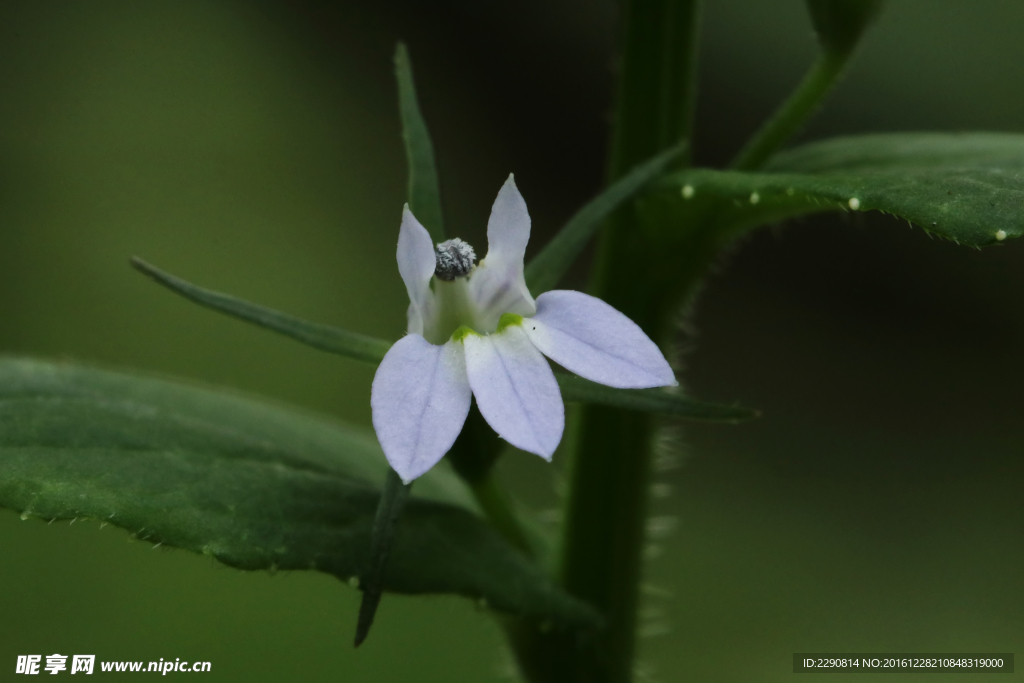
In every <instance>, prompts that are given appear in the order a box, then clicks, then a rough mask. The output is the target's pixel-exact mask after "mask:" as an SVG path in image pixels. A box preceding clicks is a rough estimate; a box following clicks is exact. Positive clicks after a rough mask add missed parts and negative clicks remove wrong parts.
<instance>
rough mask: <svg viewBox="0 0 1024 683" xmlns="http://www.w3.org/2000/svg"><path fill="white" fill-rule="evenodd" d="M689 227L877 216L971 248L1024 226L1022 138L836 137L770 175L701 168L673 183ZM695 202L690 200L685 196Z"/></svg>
mask: <svg viewBox="0 0 1024 683" xmlns="http://www.w3.org/2000/svg"><path fill="white" fill-rule="evenodd" d="M665 187H666V188H670V190H668V191H669V192H671V195H669V194H665V195H663V197H664V198H669V197H670V198H671V201H672V202H673V203H674V204H675V205H676V206H677V208H678V209H679V211H680V212H681V213H682V214H683V220H684V221H687V220H689V221H711V222H712V223H713V224H714V226H715V227H716V228H717V229H720V230H742V229H745V228H749V227H754V226H756V225H761V224H764V223H767V222H771V221H777V220H781V219H784V218H787V217H790V216H796V215H800V214H807V213H814V212H820V211H850V210H860V211H865V210H871V209H876V210H879V211H884V212H886V213H890V214H893V215H895V216H899V217H901V218H905V219H906V220H908V221H911V222H913V223H915V224H917V225H919V226H921V227H922V228H924V229H925V230H926V231H927V232H929V233H933V234H936V235H941V236H943V237H946V238H948V239H951V240H953V241H955V242H959V243H962V244H966V245H970V246H983V245H987V244H992V243H994V242H997V241H1000V240H1001V239H1006V238H1007V237H1019V236H1020V235H1021V233H1022V228H1024V220H1022V218H1021V216H1022V215H1024V135H1013V134H998V133H963V134H952V133H950V134H942V133H908V134H887V135H865V136H857V137H846V138H836V139H832V140H826V141H823V142H818V143H813V144H809V145H805V146H802V147H798V148H796V149H793V150H790V151H787V152H783V153H781V154H778V155H776V156H775V157H774V158H773V159H772V160H771V161H770V162H769V163H768V164H767V165H766V166H765V171H764V172H762V173H742V172H731V171H714V170H710V169H696V170H693V171H686V172H680V173H677V174H673V176H672V177H671V180H670V182H666V183H665ZM687 196H689V199H687V198H686V197H687Z"/></svg>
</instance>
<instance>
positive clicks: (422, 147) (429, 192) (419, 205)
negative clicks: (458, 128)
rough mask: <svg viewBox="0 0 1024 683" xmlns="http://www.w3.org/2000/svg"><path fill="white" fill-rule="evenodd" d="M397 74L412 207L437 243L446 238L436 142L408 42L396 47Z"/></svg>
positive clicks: (399, 108) (410, 204) (399, 110)
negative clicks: (418, 96) (424, 111)
mask: <svg viewBox="0 0 1024 683" xmlns="http://www.w3.org/2000/svg"><path fill="white" fill-rule="evenodd" d="M395 78H396V79H397V80H398V113H399V115H400V117H401V119H402V139H403V140H405V156H406V159H407V161H408V164H409V209H410V210H411V211H412V212H413V214H415V216H416V218H417V219H418V220H419V222H420V223H422V224H423V227H425V228H426V229H427V230H428V231H429V232H430V237H431V238H432V239H433V240H434V242H435V243H438V242H443V241H444V239H445V237H444V221H443V220H442V218H441V187H440V183H439V182H438V177H437V166H436V164H435V163H434V143H433V142H431V140H430V131H429V130H427V124H426V122H425V121H424V120H423V114H422V113H421V112H420V104H419V102H418V101H417V99H416V84H415V83H414V82H413V78H412V63H411V62H410V61H409V51H408V50H407V49H406V47H405V44H404V43H399V44H398V47H397V48H396V49H395Z"/></svg>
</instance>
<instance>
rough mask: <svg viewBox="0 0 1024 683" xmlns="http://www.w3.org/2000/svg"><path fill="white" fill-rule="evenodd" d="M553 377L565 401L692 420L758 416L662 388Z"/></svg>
mask: <svg viewBox="0 0 1024 683" xmlns="http://www.w3.org/2000/svg"><path fill="white" fill-rule="evenodd" d="M555 379H557V380H558V387H559V388H560V389H561V390H562V398H563V399H564V400H566V401H578V402H582V403H597V404H600V405H606V406H612V407H614V408H625V409H626V410H639V411H642V412H647V413H661V414H663V415H674V416H676V417H684V418H689V419H691V420H711V421H721V422H739V421H742V420H749V419H751V418H755V417H757V416H758V412H757V411H756V410H751V409H749V408H741V407H739V406H724V405H718V404H715V403H702V402H700V401H695V400H693V399H691V398H687V397H685V396H681V395H679V394H676V393H672V392H670V391H667V390H665V389H613V388H612V387H606V386H604V385H603V384H597V383H595V382H591V381H589V380H585V379H583V378H582V377H577V376H575V375H567V374H565V373H555Z"/></svg>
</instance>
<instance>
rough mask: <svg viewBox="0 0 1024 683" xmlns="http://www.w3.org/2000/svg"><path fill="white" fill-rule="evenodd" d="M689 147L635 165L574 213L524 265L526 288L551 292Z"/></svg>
mask: <svg viewBox="0 0 1024 683" xmlns="http://www.w3.org/2000/svg"><path fill="white" fill-rule="evenodd" d="M687 147H688V145H686V144H678V145H674V146H673V147H670V148H669V149H667V150H665V151H664V152H661V153H659V154H657V155H655V156H654V158H652V159H649V160H647V161H645V162H644V163H642V164H639V165H637V166H636V167H635V168H633V169H632V170H631V171H630V172H629V173H627V174H626V175H624V176H623V177H622V178H620V179H619V180H618V181H616V182H614V183H612V184H611V185H609V186H608V188H607V189H605V190H604V191H603V192H602V193H601V194H599V195H598V196H597V197H594V199H592V200H590V201H589V202H588V203H587V204H585V205H584V206H583V208H581V209H580V210H579V211H577V212H576V213H575V214H574V215H573V217H572V218H570V219H569V222H568V223H566V224H565V227H563V228H562V229H561V230H559V231H558V234H557V235H555V236H554V238H552V240H551V241H550V242H548V243H547V245H545V247H544V249H543V250H542V251H541V252H540V253H539V254H537V256H536V257H534V259H533V260H532V261H530V263H529V264H528V265H527V266H526V272H525V275H526V285H527V287H529V289H530V293H531V294H533V296H535V297H536V296H540V295H541V294H543V293H544V292H546V291H548V290H549V289H553V288H554V286H555V285H557V284H558V281H559V280H560V279H562V276H563V275H564V274H565V271H566V270H568V269H569V266H571V265H572V263H573V261H575V260H576V257H578V256H579V255H580V252H581V251H583V249H584V247H586V246H587V244H588V243H589V242H590V239H591V238H592V237H593V236H594V233H595V232H597V229H598V228H600V227H601V226H602V225H604V222H605V220H606V219H607V218H608V216H610V215H611V214H612V212H614V211H615V210H616V209H618V208H619V207H620V206H622V204H623V202H625V201H626V200H628V199H631V198H632V197H634V196H635V195H636V193H637V192H639V191H640V190H642V189H643V188H644V187H646V186H647V184H648V183H649V182H651V181H652V180H653V179H655V178H657V177H658V176H659V175H661V173H662V172H663V171H664V170H665V169H666V168H668V166H669V164H671V163H672V162H673V161H676V160H677V159H679V158H680V156H681V155H682V154H683V152H685V151H686V149H687Z"/></svg>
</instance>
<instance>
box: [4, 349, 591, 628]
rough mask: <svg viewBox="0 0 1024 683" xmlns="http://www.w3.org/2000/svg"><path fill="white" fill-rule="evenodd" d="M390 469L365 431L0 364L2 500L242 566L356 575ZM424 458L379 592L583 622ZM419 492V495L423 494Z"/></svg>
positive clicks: (584, 610)
mask: <svg viewBox="0 0 1024 683" xmlns="http://www.w3.org/2000/svg"><path fill="white" fill-rule="evenodd" d="M385 467H386V464H385V460H384V456H383V454H382V453H381V452H380V449H379V447H378V446H377V444H376V440H375V439H374V438H373V435H372V434H370V433H367V432H365V431H364V430H361V429H356V428H353V427H347V426H344V425H342V424H339V423H337V422H335V421H332V420H327V419H323V418H320V417H315V416H312V415H309V414H306V413H302V412H298V411H294V410H288V409H283V408H280V407H277V406H274V405H271V404H267V403H263V402H261V401H256V400H253V399H250V398H243V397H240V396H236V395H232V394H227V393H223V392H220V391H215V390H211V389H206V388H200V387H197V386H193V385H187V384H182V383H177V382H170V381H166V380H157V379H152V378H148V377H140V376H136V375H128V374H121V373H114V372H107V371H102V370H96V369H91V368H85V367H81V366H76V365H71V364H56V363H45V362H40V361H34V360H26V359H0V506H2V507H6V508H9V509H12V510H14V511H15V512H18V513H21V515H22V517H23V518H24V519H30V518H38V519H43V520H54V519H79V520H83V519H93V520H97V521H99V522H101V523H109V524H112V525H115V526H119V527H121V528H124V529H127V530H128V531H129V532H130V533H131V534H132V535H133V536H135V537H136V538H138V539H139V540H143V541H147V542H149V543H152V544H154V545H157V544H163V545H166V546H174V547H178V548H183V549H186V550H191V551H194V552H197V553H203V554H206V555H209V556H212V557H214V558H216V559H217V560H219V561H221V562H223V563H224V564H227V565H230V566H232V567H237V568H239V569H247V570H274V569H282V570H298V569H315V570H318V571H322V572H326V573H329V574H332V575H334V576H337V577H338V578H340V579H342V580H345V581H348V582H350V583H355V579H356V578H362V577H365V576H367V572H368V569H369V566H370V565H369V552H370V535H371V529H372V528H373V523H374V518H375V514H376V510H377V507H378V499H379V497H380V492H379V490H377V489H376V488H375V487H374V486H373V484H372V483H371V482H374V481H380V480H381V477H382V476H383V470H384V468H385ZM453 480H454V478H453V477H452V476H451V475H450V473H449V474H447V476H446V473H445V472H444V471H443V470H442V469H441V468H434V469H433V470H432V471H431V472H430V473H428V474H427V475H425V476H424V477H422V478H421V479H420V480H418V481H417V486H416V492H417V493H416V496H415V497H413V498H412V499H410V500H409V502H408V505H407V506H406V508H405V511H404V513H403V515H402V518H401V520H400V521H399V523H398V530H397V533H396V535H395V541H394V545H393V547H392V549H391V556H390V559H389V561H388V564H387V569H386V571H385V572H384V588H385V589H386V590H389V591H395V592H402V593H454V594H459V595H464V596H467V597H470V598H473V599H476V600H483V601H486V603H487V604H488V605H490V606H491V607H493V608H495V609H497V610H500V611H502V612H507V613H511V614H517V615H524V616H530V617H535V618H549V619H552V620H554V621H556V622H558V623H564V624H574V625H584V626H585V625H592V624H594V623H596V622H597V620H598V617H597V616H596V615H595V613H594V612H593V610H591V609H590V608H589V607H587V606H586V605H584V604H583V603H581V602H579V601H578V600H576V599H574V598H572V597H570V596H569V595H567V594H565V593H564V592H562V591H561V590H560V589H559V588H558V587H557V586H555V585H554V583H553V582H552V581H551V580H550V579H549V578H548V577H547V575H546V574H545V573H544V572H543V571H542V570H541V569H540V568H538V567H537V566H535V565H533V564H531V563H530V562H529V561H528V560H526V559H525V558H524V557H523V556H522V555H521V554H520V553H519V552H518V551H516V550H515V549H513V548H512V547H511V546H510V545H509V544H508V543H506V542H505V541H504V540H503V539H502V538H501V537H500V536H499V535H498V534H497V533H496V532H494V531H493V530H492V529H491V528H490V527H489V526H487V525H486V524H485V523H484V522H483V521H482V520H481V519H480V518H479V517H477V516H476V515H475V514H473V513H471V512H470V511H469V510H468V509H467V508H465V507H462V506H461V505H460V504H458V503H455V502H447V503H442V502H438V501H439V500H441V499H446V500H451V501H457V500H462V496H464V495H465V493H464V491H463V492H462V493H461V494H459V493H456V492H458V491H459V488H457V487H455V486H452V484H456V485H457V481H453ZM427 496H429V499H428V497H427Z"/></svg>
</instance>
